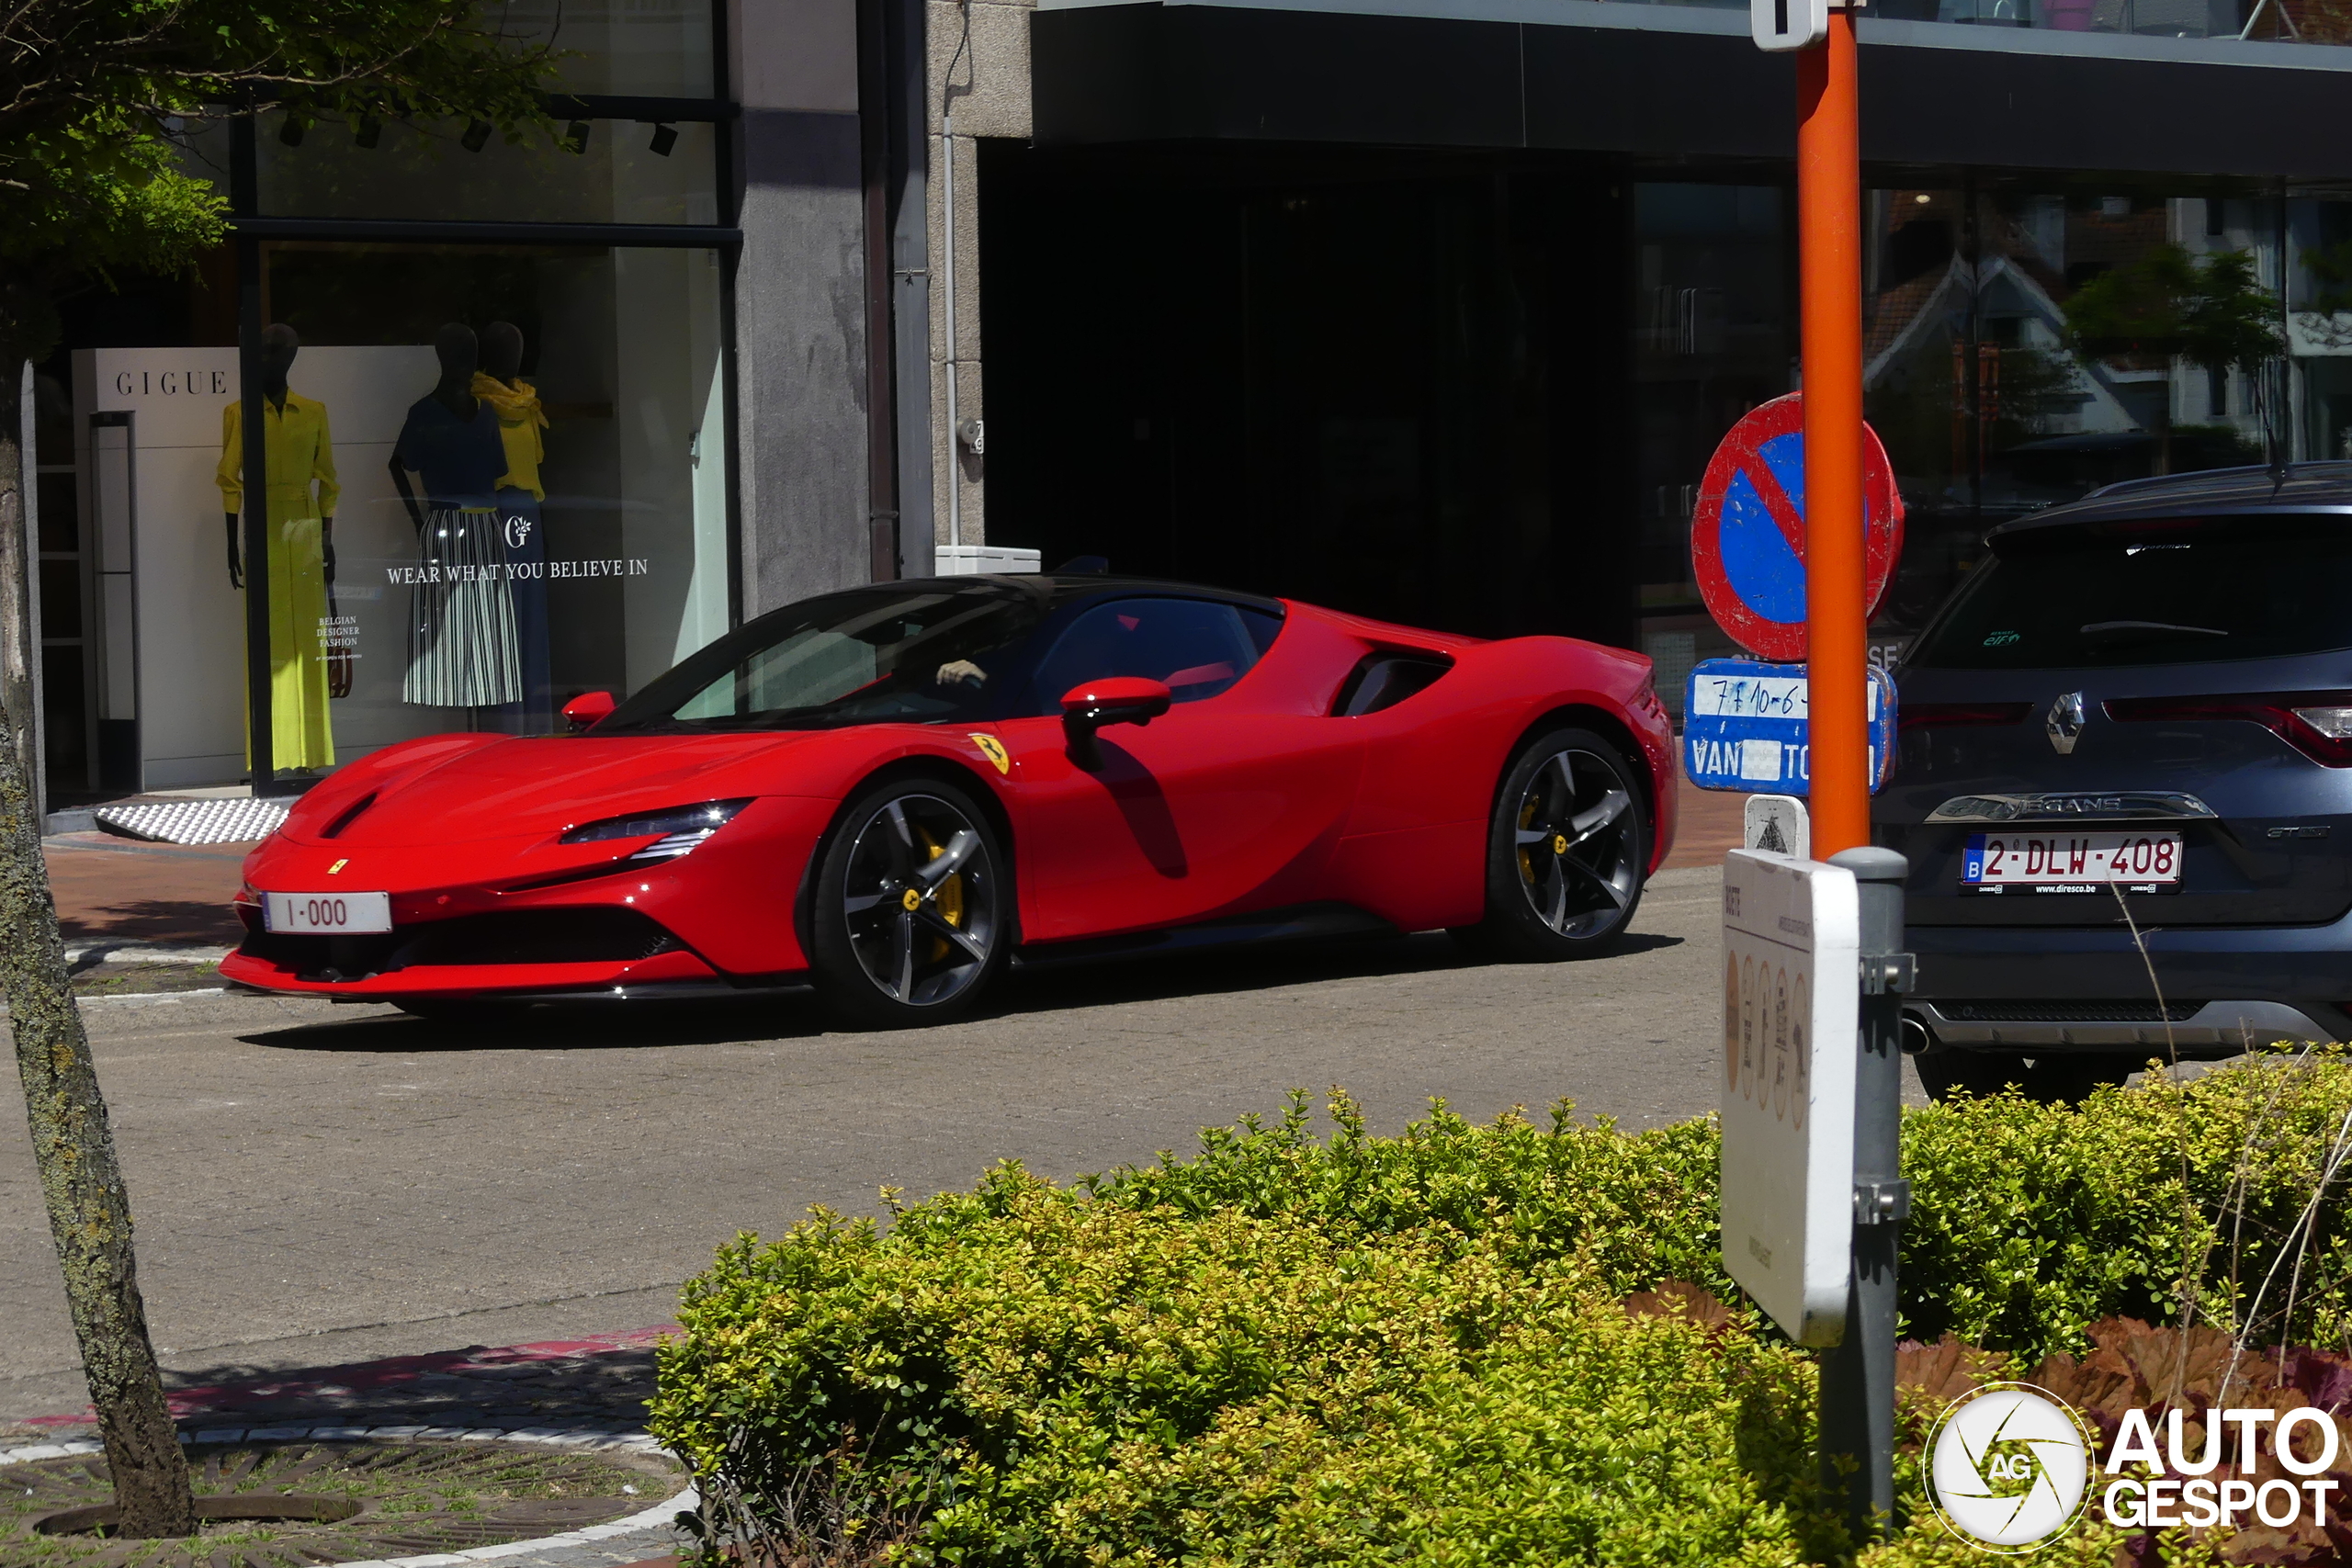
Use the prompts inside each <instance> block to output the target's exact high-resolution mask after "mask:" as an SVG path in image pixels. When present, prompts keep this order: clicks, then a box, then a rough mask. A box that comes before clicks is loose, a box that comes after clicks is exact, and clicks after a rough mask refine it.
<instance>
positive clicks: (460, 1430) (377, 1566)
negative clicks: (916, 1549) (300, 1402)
mask: <svg viewBox="0 0 2352 1568" xmlns="http://www.w3.org/2000/svg"><path fill="white" fill-rule="evenodd" d="M303 1438H309V1439H311V1440H313V1441H320V1440H323V1441H329V1442H357V1441H362V1440H368V1441H381V1440H385V1439H390V1438H424V1439H428V1440H452V1439H454V1440H456V1441H458V1442H468V1443H487V1442H503V1443H544V1444H547V1445H548V1447H550V1448H564V1449H584V1450H591V1451H594V1450H615V1449H618V1450H628V1451H631V1452H637V1453H651V1452H658V1451H660V1450H661V1447H662V1445H661V1444H659V1443H657V1442H655V1441H654V1440H653V1438H651V1436H650V1435H649V1434H647V1433H644V1432H629V1431H618V1430H616V1429H614V1428H612V1427H511V1428H510V1427H473V1428H471V1429H469V1428H466V1427H419V1426H413V1425H412V1426H402V1427H347V1426H346V1427H200V1428H198V1430H195V1431H192V1432H182V1433H181V1434H180V1441H181V1442H183V1443H185V1444H187V1445H188V1446H189V1447H191V1448H193V1447H197V1446H199V1445H203V1444H208V1443H234V1442H251V1441H260V1442H295V1441H298V1440H300V1439H303ZM105 1451H106V1445H105V1444H104V1443H101V1442H99V1441H98V1440H97V1439H96V1438H68V1439H66V1440H65V1441H63V1442H58V1443H33V1444H29V1445H27V1446H25V1447H21V1448H13V1449H0V1465H10V1464H22V1463H25V1462H27V1461H32V1460H40V1459H70V1458H72V1457H73V1456H74V1455H76V1454H95V1453H103V1452H105ZM700 1501H701V1499H700V1497H699V1496H698V1495H696V1494H695V1489H694V1486H693V1483H688V1484H687V1485H686V1487H685V1489H684V1491H682V1492H679V1493H677V1494H676V1495H673V1496H671V1497H668V1498H666V1499H664V1500H663V1501H662V1502H659V1503H656V1504H654V1505H653V1506H651V1507H650V1508H644V1509H641V1510H639V1512H637V1513H634V1514H631V1515H629V1516H628V1517H626V1518H618V1519H613V1520H611V1521H609V1522H607V1523H605V1524H601V1525H585V1526H582V1528H581V1529H576V1530H565V1531H564V1532H563V1533H562V1534H560V1535H544V1536H539V1537H537V1538H536V1539H534V1540H510V1541H506V1542H503V1544H501V1545H497V1546H477V1547H472V1548H469V1549H468V1550H467V1551H434V1552H427V1553H425V1554H424V1556H421V1557H378V1558H370V1559H368V1561H366V1562H346V1563H344V1564H342V1565H341V1568H466V1565H468V1564H471V1563H476V1562H496V1561H497V1560H499V1559H501V1558H506V1557H522V1556H526V1555H528V1554H531V1553H534V1552H544V1551H560V1550H561V1549H562V1548H564V1547H570V1546H591V1545H594V1544H595V1543H596V1542H598V1541H605V1540H616V1539H617V1538H619V1537H621V1536H627V1535H637V1534H641V1533H646V1532H650V1531H653V1530H657V1529H668V1527H669V1525H670V1521H671V1520H672V1519H673V1517H676V1516H677V1515H679V1514H681V1513H684V1512H686V1511H688V1510H690V1509H692V1508H694V1507H695V1506H697V1505H698V1504H699V1503H700Z"/></svg>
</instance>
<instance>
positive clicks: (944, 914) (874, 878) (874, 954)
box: [808, 776, 1014, 1029]
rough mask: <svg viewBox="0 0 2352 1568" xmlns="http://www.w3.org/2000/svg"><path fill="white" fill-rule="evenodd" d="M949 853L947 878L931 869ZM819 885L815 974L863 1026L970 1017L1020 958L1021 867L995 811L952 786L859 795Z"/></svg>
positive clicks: (919, 1024) (846, 812)
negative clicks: (1017, 874) (1007, 847)
mask: <svg viewBox="0 0 2352 1568" xmlns="http://www.w3.org/2000/svg"><path fill="white" fill-rule="evenodd" d="M950 857H953V861H952V864H951V866H950V868H949V869H948V870H946V871H945V872H937V871H934V870H933V869H932V868H933V865H934V864H935V863H937V862H939V861H942V860H947V859H949V858H950ZM811 883H812V885H811V890H810V898H811V902H810V906H809V926H808V929H809V964H810V967H811V970H812V971H813V973H812V976H811V977H812V978H813V979H814V980H815V982H816V986H817V990H818V993H819V994H820V996H821V997H822V998H824V1000H825V1002H826V1004H827V1006H829V1007H830V1008H831V1010H832V1011H833V1013H834V1015H835V1016H836V1017H837V1018H839V1019H840V1020H842V1021H843V1022H845V1023H848V1024H850V1025H852V1026H853V1027H855V1028H861V1029H921V1028H924V1027H926V1026H928V1025H932V1024H938V1023H946V1022H949V1021H952V1020H955V1019H957V1018H960V1017H962V1016H963V1015H964V1014H965V1013H967V1012H968V1011H970V1010H971V1009H972V1007H973V1005H974V1004H975V1003H977V1002H978V1000H979V998H980V995H981V993H982V992H983V991H985V990H987V988H988V986H989V982H990V981H991V980H993V979H994V978H995V977H996V975H997V973H998V972H999V971H1000V970H1001V969H1002V968H1003V967H1004V964H1005V961H1006V959H1007V957H1008V956H1009V955H1010V953H1011V952H1012V942H1013V929H1014V921H1013V908H1014V906H1013V902H1012V863H1011V862H1010V861H1009V860H1007V858H1006V856H1005V853H1004V849H1003V846H1002V844H1001V842H1000V841H999V840H998V837H997V831H996V828H995V825H994V824H993V823H992V822H991V821H990V820H989V814H988V813H987V812H986V811H984V810H982V809H981V808H980V807H979V805H978V802H977V801H975V800H974V799H973V798H972V795H971V794H970V793H969V792H968V791H967V789H965V788H964V787H963V786H961V785H959V784H954V783H951V782H949V781H948V780H946V779H944V778H933V777H926V776H901V777H898V778H892V779H887V780H885V781H883V782H881V783H879V784H874V785H872V786H870V787H868V788H866V789H865V790H864V791H862V792H861V793H859V794H858V795H856V796H854V798H853V799H852V800H851V801H850V803H849V805H848V806H847V807H845V808H844V809H843V810H842V814H841V816H840V817H839V818H837V819H836V820H835V822H834V824H833V828H832V830H831V832H830V833H828V834H827V835H826V838H825V841H824V843H823V844H822V845H821V846H820V849H819V850H818V852H817V871H816V875H815V876H814V878H812V879H811Z"/></svg>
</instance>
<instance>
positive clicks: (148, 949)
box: [65, 942, 237, 965]
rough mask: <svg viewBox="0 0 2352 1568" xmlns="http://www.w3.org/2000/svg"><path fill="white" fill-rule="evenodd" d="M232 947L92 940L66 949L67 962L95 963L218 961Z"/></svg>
mask: <svg viewBox="0 0 2352 1568" xmlns="http://www.w3.org/2000/svg"><path fill="white" fill-rule="evenodd" d="M236 951H237V950H236V949H235V948H233V947H187V946H185V945H183V944H181V943H178V942H85V943H83V944H82V945H81V946H79V947H69V948H67V949H66V950H65V962H66V963H68V964H84V965H88V964H218V963H220V961H221V960H222V959H224V958H226V957H228V956H229V954H231V953H234V952H236Z"/></svg>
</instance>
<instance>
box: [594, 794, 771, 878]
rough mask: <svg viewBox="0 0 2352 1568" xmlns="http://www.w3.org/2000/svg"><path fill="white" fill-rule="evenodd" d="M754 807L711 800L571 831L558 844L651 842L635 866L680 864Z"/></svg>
mask: <svg viewBox="0 0 2352 1568" xmlns="http://www.w3.org/2000/svg"><path fill="white" fill-rule="evenodd" d="M751 804H752V803H751V802H750V801H749V800H707V801H704V802H703V803H702V804H701V805H700V806H679V807H672V808H671V809H670V810H667V811H651V812H647V813H645V814H643V815H641V816H637V817H607V818H605V819H604V820H603V821H601V822H587V823H582V825H581V826H579V827H577V828H571V829H566V830H565V832H564V834H563V836H562V837H561V838H560V839H558V840H556V841H557V842H558V843H563V844H593V843H595V842H597V841H598V840H604V839H649V838H650V839H652V840H653V842H651V843H650V844H648V845H646V846H645V847H644V848H643V849H641V850H639V851H638V852H636V853H635V854H633V855H630V856H629V857H628V859H629V861H630V862H631V863H645V862H650V861H659V860H676V859H677V858H678V857H679V856H680V855H682V854H684V853H686V852H689V851H691V850H692V849H693V848H694V847H695V845H696V844H699V843H701V842H702V841H703V840H705V839H707V838H709V837H710V836H711V835H712V834H713V833H716V832H718V829H721V828H723V827H725V826H726V825H727V823H728V822H729V819H730V818H733V817H734V815H735V814H736V813H737V812H739V811H741V810H742V809H743V807H747V806H749V805H751Z"/></svg>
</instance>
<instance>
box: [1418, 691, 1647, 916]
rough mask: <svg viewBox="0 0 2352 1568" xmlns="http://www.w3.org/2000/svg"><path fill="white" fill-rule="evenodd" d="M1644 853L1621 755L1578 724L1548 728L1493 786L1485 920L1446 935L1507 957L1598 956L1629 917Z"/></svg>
mask: <svg viewBox="0 0 2352 1568" xmlns="http://www.w3.org/2000/svg"><path fill="white" fill-rule="evenodd" d="M1648 855H1649V823H1648V815H1647V813H1646V812H1645V809H1644V807H1643V804H1642V792H1641V789H1640V787H1639V786H1638V785H1637V784H1635V783H1634V774H1633V770H1632V768H1631V766H1630V765H1629V764H1628V763H1627V762H1626V761H1625V758H1624V755H1623V752H1621V751H1620V750H1618V749H1617V748H1616V747H1615V746H1614V745H1612V744H1611V742H1609V741H1608V740H1605V739H1602V738H1601V737H1600V736H1598V735H1595V734H1594V733H1592V732H1591V731H1590V730H1588V729H1555V730H1552V731H1550V732H1549V733H1548V734H1545V735H1542V736H1539V737H1537V738H1536V739H1535V740H1534V741H1533V742H1532V743H1531V744H1530V745H1528V746H1527V747H1526V748H1525V749H1524V750H1521V752H1520V754H1519V756H1518V758H1517V759H1516V760H1515V761H1513V762H1512V763H1511V766H1510V769H1509V770H1508V771H1507V772H1506V773H1504V775H1503V782H1502V787H1501V788H1499V789H1498V790H1497V791H1496V792H1495V807H1494V816H1493V820H1492V822H1491V823H1490V825H1489V827H1488V829H1487V918H1486V919H1485V920H1484V921H1482V922H1481V923H1480V924H1479V925H1477V926H1476V927H1473V928H1470V929H1469V930H1468V931H1458V932H1456V933H1455V934H1456V935H1458V936H1465V937H1466V938H1468V939H1469V940H1470V942H1471V943H1472V945H1474V946H1477V947H1484V948H1487V949H1489V950H1492V951H1494V952H1497V953H1500V954H1501V955H1503V956H1506V957H1511V958H1521V959H1534V960H1548V959H1560V958H1584V957H1589V956H1590V955H1592V954H1594V953H1602V952H1606V951H1607V950H1608V949H1609V948H1611V946H1613V945H1614V944H1615V942H1616V941H1617V939H1618V938H1619V937H1621V936H1622V935H1623V933H1624V931H1625V928H1626V927H1627V926H1629V925H1630V924H1632V923H1633V919H1634V909H1635V908H1637V907H1638V906H1639V905H1640V903H1641V899H1642V882H1643V877H1644V875H1645V871H1646V869H1647V866H1648Z"/></svg>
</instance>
